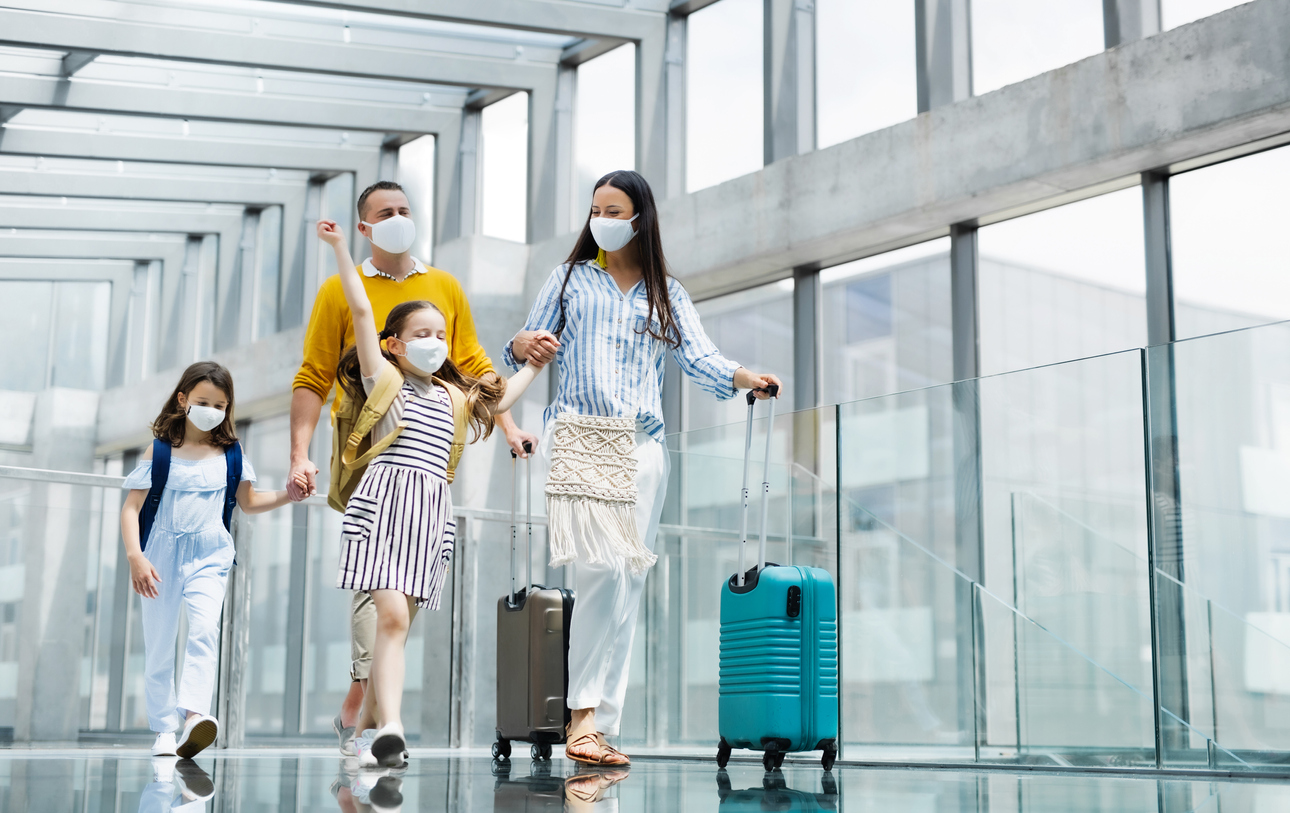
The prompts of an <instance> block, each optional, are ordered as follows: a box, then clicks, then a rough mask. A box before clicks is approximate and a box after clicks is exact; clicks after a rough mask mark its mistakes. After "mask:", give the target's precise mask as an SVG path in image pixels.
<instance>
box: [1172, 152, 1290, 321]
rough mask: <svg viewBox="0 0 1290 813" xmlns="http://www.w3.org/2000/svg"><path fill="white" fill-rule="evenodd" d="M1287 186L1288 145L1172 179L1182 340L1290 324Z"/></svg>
mask: <svg viewBox="0 0 1290 813" xmlns="http://www.w3.org/2000/svg"><path fill="white" fill-rule="evenodd" d="M1287 184H1290V147H1282V148H1281V149H1278V150H1269V151H1267V152H1262V153H1259V154H1258V155H1251V156H1248V157H1246V158H1240V159H1237V160H1235V161H1228V162H1226V163H1222V164H1218V165H1216V166H1212V167H1205V168H1204V169H1198V170H1194V171H1192V172H1188V173H1185V174H1182V175H1177V176H1175V177H1173V178H1171V179H1170V181H1169V210H1170V219H1171V223H1170V229H1169V233H1170V239H1171V241H1172V243H1173V271H1174V311H1175V313H1174V321H1175V325H1176V330H1177V336H1178V338H1180V339H1186V338H1189V337H1191V336H1201V335H1204V334H1207V333H1217V332H1219V331H1224V330H1232V329H1234V328H1238V327H1247V326H1249V325H1257V324H1262V323H1264V322H1275V321H1279V320H1281V319H1290V255H1288V254H1287V253H1286V241H1285V230H1286V223H1287V222H1290V202H1287V201H1286V197H1285V188H1286V185H1287Z"/></svg>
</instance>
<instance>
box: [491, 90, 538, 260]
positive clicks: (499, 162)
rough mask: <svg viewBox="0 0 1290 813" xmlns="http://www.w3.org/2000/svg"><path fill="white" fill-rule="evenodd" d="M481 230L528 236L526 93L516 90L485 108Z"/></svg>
mask: <svg viewBox="0 0 1290 813" xmlns="http://www.w3.org/2000/svg"><path fill="white" fill-rule="evenodd" d="M480 118H481V121H480V124H481V127H480V129H481V131H482V138H481V139H480V141H481V142H482V146H481V151H482V152H483V159H482V160H483V168H484V169H483V175H484V178H483V183H482V184H481V186H482V194H483V209H484V217H483V220H484V223H483V233H484V234H487V235H489V236H490V237H501V238H502V239H504V240H514V241H516V242H517V243H523V242H524V241H525V239H527V238H526V236H527V235H528V223H527V219H528V210H529V207H528V188H529V183H528V171H529V170H528V167H529V157H528V149H529V95H528V94H527V93H516V94H515V95H514V96H508V97H507V98H505V99H502V100H501V101H500V102H497V103H496V104H490V105H489V106H488V107H485V108H484V111H483V115H482V116H481V117H480Z"/></svg>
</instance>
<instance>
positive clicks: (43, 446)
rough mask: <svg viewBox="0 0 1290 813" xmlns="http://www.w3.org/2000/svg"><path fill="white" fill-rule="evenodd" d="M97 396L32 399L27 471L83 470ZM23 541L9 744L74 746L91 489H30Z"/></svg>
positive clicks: (67, 393) (77, 393) (61, 392)
mask: <svg viewBox="0 0 1290 813" xmlns="http://www.w3.org/2000/svg"><path fill="white" fill-rule="evenodd" d="M98 404H99V395H98V393H97V392H90V391H87V390H69V389H60V388H53V389H48V390H45V391H44V392H42V393H40V394H39V395H38V396H37V398H36V412H35V421H34V425H33V427H32V463H31V465H32V466H33V467H34V468H41V469H60V470H63V471H89V470H90V469H91V468H92V466H93V463H94V440H95V432H96V427H97V422H96V421H97V417H98ZM29 504H30V506H31V508H30V512H29V514H28V517H27V522H26V527H25V529H24V537H23V541H24V544H23V595H22V606H21V611H20V612H21V614H22V617H21V620H20V622H19V630H20V632H19V641H18V652H19V655H18V657H19V661H18V692H17V708H16V712H15V715H14V716H15V720H14V739H15V740H17V741H20V742H34V741H64V742H66V741H75V740H76V738H77V733H78V730H79V728H80V688H81V686H80V682H81V656H82V654H83V649H84V646H85V574H86V567H87V565H86V563H87V562H88V561H89V558H90V555H89V545H90V538H91V536H92V534H91V529H92V528H93V527H94V525H95V522H94V520H95V519H96V518H95V517H91V516H90V512H89V511H88V510H86V506H89V505H90V504H91V499H90V488H88V487H85V486H72V485H63V484H57V483H49V484H46V483H33V484H32V488H31V498H30V503H29Z"/></svg>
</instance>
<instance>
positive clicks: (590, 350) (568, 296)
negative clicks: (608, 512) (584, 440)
mask: <svg viewBox="0 0 1290 813" xmlns="http://www.w3.org/2000/svg"><path fill="white" fill-rule="evenodd" d="M566 268H567V266H565V265H561V266H560V267H559V268H557V269H555V270H554V271H552V272H551V277H550V278H549V279H548V280H547V281H546V284H545V285H543V286H542V290H541V292H540V293H538V297H537V301H536V302H534V303H533V309H532V310H531V311H529V317H528V321H527V322H525V324H524V329H525V330H548V331H551V332H553V333H554V332H555V329H556V328H557V327H558V326H559V324H560V285H561V284H562V283H563V282H564V272H565V269H566ZM667 291H668V296H669V297H670V298H671V300H672V317H673V320H674V321H675V323H676V328H677V331H678V333H679V334H680V339H681V344H680V346H679V347H677V348H675V349H673V350H672V357H673V358H674V359H676V362H677V364H679V365H680V367H681V369H682V370H683V371H684V372H685V374H686V375H688V376H690V378H692V379H694V381H695V383H696V384H698V385H699V386H700V387H702V388H703V389H705V390H707V391H708V392H710V393H712V394H713V395H715V396H717V398H719V399H722V400H724V399H726V398H732V397H734V395H735V386H734V377H735V370H737V369H739V365H738V364H735V363H734V362H733V361H730V360H729V359H727V358H726V357H724V356H722V355H721V353H720V351H718V350H717V346H716V345H715V344H713V343H712V340H711V339H709V338H708V335H707V334H706V333H704V332H703V325H702V324H701V323H700V322H699V314H698V312H697V311H696V310H695V309H694V303H693V302H691V301H690V295H689V294H687V293H686V292H685V288H684V287H682V286H681V283H679V282H677V281H676V280H675V279H672V278H671V277H669V278H668V280H667ZM564 313H565V325H564V331H563V333H562V334H561V336H560V349H559V351H557V352H556V357H555V358H556V364H557V369H558V370H559V372H560V384H559V388H558V389H557V391H556V396H555V402H554V403H552V404H551V405H550V406H548V407H547V408H546V416H545V419H546V421H547V422H548V423H549V422H550V421H551V420H553V419H554V418H555V416H556V415H558V414H559V413H561V412H576V413H578V414H579V415H599V416H604V417H611V418H635V419H636V420H637V421H638V422H639V423H640V424H641V425H642V427H643V428H644V430H645V431H646V432H648V433H649V434H650V435H651V436H653V437H655V438H657V439H659V440H662V439H663V431H664V430H663V397H662V393H663V364H664V361H665V359H666V357H667V350H668V346H667V344H665V343H664V342H661V341H659V340H658V339H655V338H654V337H652V336H650V335H649V334H648V333H644V332H643V330H644V327H645V319H646V314H648V313H649V302H648V300H647V299H646V297H645V281H644V280H641V281H640V282H638V283H636V285H634V286H633V287H632V289H631V290H630V291H628V292H627V293H626V294H624V293H623V292H622V291H621V290H620V289H619V288H618V283H616V282H614V278H613V277H611V276H610V275H609V274H608V273H607V272H605V271H604V270H602V269H601V268H600V266H599V265H597V264H596V263H594V262H581V263H578V264H577V265H575V266H574V268H573V274H572V275H571V276H570V277H569V285H568V287H567V288H566V289H565V292H564ZM655 319H656V321H655V323H656V324H657V316H656V317H655ZM504 358H505V361H506V363H507V364H509V365H510V366H511V368H512V369H516V370H518V369H519V368H520V367H521V366H522V365H521V364H519V363H517V362H516V360H515V355H514V353H513V352H512V349H511V343H510V342H507V344H506V351H505V353H504Z"/></svg>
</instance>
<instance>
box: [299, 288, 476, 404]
mask: <svg viewBox="0 0 1290 813" xmlns="http://www.w3.org/2000/svg"><path fill="white" fill-rule="evenodd" d="M358 273H359V278H360V279H362V281H363V288H364V289H365V290H366V291H367V298H368V299H369V300H371V302H372V313H373V316H374V317H375V320H376V328H377V330H380V329H382V328H383V327H385V318H386V317H387V316H389V314H390V311H391V310H393V309H394V306H395V305H398V304H399V303H400V302H410V301H412V300H414V299H426V300H429V301H430V302H432V303H434V305H435V306H436V307H438V308H439V310H441V311H443V316H444V319H445V320H446V321H447V323H448V348H449V350H448V352H449V354H450V355H451V357H452V360H453V362H454V363H455V364H456V365H457V367H458V369H460V370H461V371H462V372H464V373H466V374H467V375H469V376H480V375H483V374H484V373H486V372H489V371H490V370H492V369H493V363H492V362H491V361H489V359H488V354H487V353H485V352H484V348H482V347H480V346H479V338H478V336H476V335H475V320H474V319H473V318H472V317H471V315H470V303H469V302H467V301H466V294H465V292H464V291H462V290H461V283H459V282H457V279H456V278H455V277H453V276H452V275H451V274H449V273H448V272H447V271H440V270H439V269H438V268H430V267H427V268H426V273H424V274H409V275H408V276H407V277H405V278H404V279H403V281H402V282H396V281H394V280H392V279H390V278H389V277H383V276H379V275H378V276H374V277H369V276H366V275H364V274H363V270H362V267H361V266H360V267H359V271H358ZM353 343H354V320H353V318H352V317H351V316H350V313H349V304H348V303H347V302H346V301H345V293H344V291H342V290H341V287H340V276H339V275H338V274H333V275H332V276H330V277H328V278H327V280H326V281H325V282H324V283H323V284H322V286H321V287H320V288H319V289H318V296H317V297H315V298H314V310H313V313H312V314H311V315H310V316H309V327H308V328H306V330H305V360H304V363H303V364H301V365H300V371H299V372H298V373H296V379H295V382H294V383H293V384H292V389H295V388H297V387H305V388H307V389H311V390H313V391H314V392H316V393H318V395H319V397H321V398H322V399H323V400H326V399H327V394H328V393H330V392H331V390H332V387H334V386H335V385H336V365H337V364H339V363H340V355H341V353H343V352H344V351H345V348H347V347H349V346H350V345H351V344H353ZM340 395H341V393H340V388H339V387H337V388H336V400H335V402H334V403H333V404H332V412H333V413H335V412H336V411H337V410H338V409H339V408H340Z"/></svg>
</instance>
